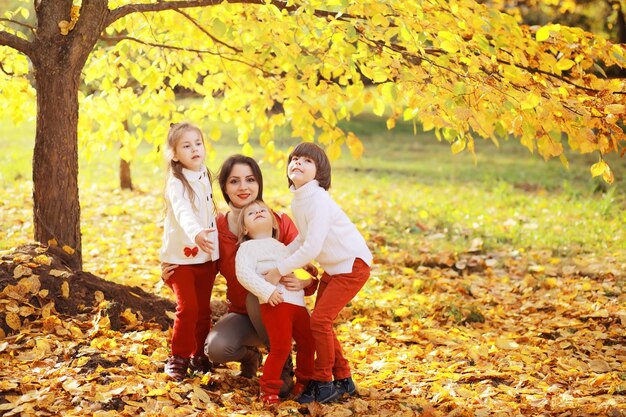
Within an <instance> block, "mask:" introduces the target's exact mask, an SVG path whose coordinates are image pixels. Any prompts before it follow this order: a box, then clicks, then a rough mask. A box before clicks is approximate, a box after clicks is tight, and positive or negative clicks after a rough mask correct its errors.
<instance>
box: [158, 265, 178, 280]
mask: <svg viewBox="0 0 626 417" xmlns="http://www.w3.org/2000/svg"><path fill="white" fill-rule="evenodd" d="M176 268H178V265H176V264H168V263H167V262H162V263H161V279H162V280H163V282H167V280H168V279H170V278H171V277H172V275H174V270H175V269H176Z"/></svg>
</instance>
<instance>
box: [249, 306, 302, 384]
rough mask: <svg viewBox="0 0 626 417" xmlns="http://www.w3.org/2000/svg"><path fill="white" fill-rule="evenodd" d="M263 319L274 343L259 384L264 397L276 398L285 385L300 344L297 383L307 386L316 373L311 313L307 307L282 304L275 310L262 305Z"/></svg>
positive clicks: (297, 357) (297, 356) (271, 341)
mask: <svg viewBox="0 0 626 417" xmlns="http://www.w3.org/2000/svg"><path fill="white" fill-rule="evenodd" d="M261 318H262V319H263V324H264V325H265V329H266V330H267V335H268V337H269V340H270V350H269V354H268V355H267V359H266V360H265V364H264V365H263V375H262V376H261V379H260V380H259V385H260V387H261V392H262V393H263V394H276V395H278V391H279V390H280V387H281V386H282V385H283V380H282V379H281V378H280V375H281V373H282V370H283V366H284V365H285V361H286V360H287V356H289V353H290V352H291V339H292V337H293V339H294V340H295V341H296V349H297V353H296V381H297V382H299V383H301V384H303V385H304V386H306V385H307V384H308V382H309V380H310V379H311V373H312V372H313V357H314V355H315V345H314V343H313V337H312V336H311V326H310V321H309V320H310V317H309V312H308V310H307V309H306V308H305V307H302V306H297V305H294V304H289V303H280V304H278V305H277V306H275V307H272V306H270V305H269V304H261Z"/></svg>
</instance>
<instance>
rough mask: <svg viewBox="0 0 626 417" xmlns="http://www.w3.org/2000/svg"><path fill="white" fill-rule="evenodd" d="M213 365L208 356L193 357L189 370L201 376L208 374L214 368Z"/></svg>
mask: <svg viewBox="0 0 626 417" xmlns="http://www.w3.org/2000/svg"><path fill="white" fill-rule="evenodd" d="M212 366H213V364H212V363H211V361H210V360H209V358H207V357H206V356H204V355H202V356H192V357H191V360H190V361H189V369H191V372H196V373H199V374H206V373H207V372H209V371H210V370H211V368H212Z"/></svg>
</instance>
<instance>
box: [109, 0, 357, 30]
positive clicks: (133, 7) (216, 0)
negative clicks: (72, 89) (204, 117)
mask: <svg viewBox="0 0 626 417" xmlns="http://www.w3.org/2000/svg"><path fill="white" fill-rule="evenodd" d="M222 3H224V1H223V0H195V1H160V2H158V3H154V4H128V5H126V6H122V7H118V8H117V9H114V10H112V11H111V12H110V13H109V17H108V19H107V22H106V25H107V26H109V25H110V24H111V23H113V22H115V21H116V20H119V19H121V18H122V17H124V16H126V15H129V14H131V13H149V12H161V11H164V10H175V9H189V8H192V7H206V6H217V5H220V4H222ZM228 4H258V5H266V4H268V3H267V2H266V1H265V0H229V1H228ZM269 4H272V5H273V6H276V7H277V8H278V9H280V10H286V11H288V12H295V11H297V10H298V9H299V7H297V6H287V2H286V1H283V0H271V1H270V3H269ZM313 14H314V15H315V16H317V17H333V18H338V17H337V15H338V13H337V12H330V11H327V10H319V9H318V10H315V11H314V12H313ZM339 18H340V19H344V18H346V19H356V18H357V16H352V15H348V14H342V15H341V16H340V17H339Z"/></svg>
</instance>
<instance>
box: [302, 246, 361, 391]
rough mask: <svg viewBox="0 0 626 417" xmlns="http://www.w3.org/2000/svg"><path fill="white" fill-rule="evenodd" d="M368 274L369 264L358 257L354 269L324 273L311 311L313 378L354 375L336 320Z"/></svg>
mask: <svg viewBox="0 0 626 417" xmlns="http://www.w3.org/2000/svg"><path fill="white" fill-rule="evenodd" d="M369 275H370V267H369V266H368V265H367V264H366V263H365V262H363V261H362V260H361V259H358V258H357V259H356V260H355V261H354V265H353V267H352V272H349V273H347V274H336V275H328V274H326V273H324V274H323V275H322V279H321V280H320V285H319V288H318V290H317V299H316V301H315V308H314V309H313V313H312V314H311V332H312V333H313V339H314V340H315V352H316V353H317V357H316V358H315V371H314V372H313V378H312V379H314V380H316V381H321V382H328V381H332V380H333V376H334V377H335V379H343V378H347V377H349V376H350V375H351V373H350V365H349V364H348V361H347V360H346V359H345V358H344V356H343V351H342V350H341V345H340V344H339V341H338V340H337V336H336V335H335V331H334V329H333V321H335V319H336V318H337V315H338V314H339V312H340V311H341V309H342V308H344V307H345V306H346V305H347V304H348V303H349V302H350V300H352V299H353V298H354V296H355V295H356V294H357V293H358V292H359V290H360V289H361V288H362V287H363V285H365V282H366V281H367V279H368V278H369Z"/></svg>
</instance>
